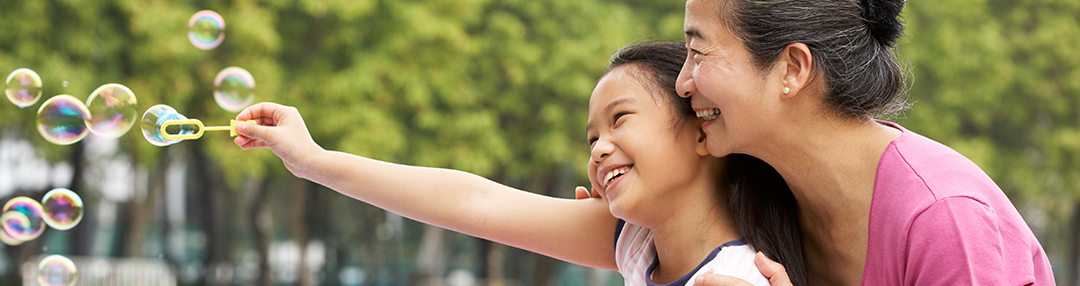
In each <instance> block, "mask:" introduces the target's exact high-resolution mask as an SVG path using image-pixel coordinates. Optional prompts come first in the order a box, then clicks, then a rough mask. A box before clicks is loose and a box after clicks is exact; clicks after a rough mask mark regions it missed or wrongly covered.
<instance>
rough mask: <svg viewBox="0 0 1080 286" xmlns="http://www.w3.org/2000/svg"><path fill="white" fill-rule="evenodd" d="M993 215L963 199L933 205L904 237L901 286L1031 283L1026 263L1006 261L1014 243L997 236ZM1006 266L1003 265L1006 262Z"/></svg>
mask: <svg viewBox="0 0 1080 286" xmlns="http://www.w3.org/2000/svg"><path fill="white" fill-rule="evenodd" d="M999 222H1000V220H999V219H998V216H997V214H996V213H995V212H994V211H993V209H991V208H990V207H989V206H987V205H986V204H984V203H982V202H980V201H978V200H975V199H973V198H968V197H953V198H945V199H942V200H939V201H937V202H935V203H934V204H933V205H931V206H930V207H928V208H927V209H926V210H924V211H923V212H922V213H920V214H919V215H918V216H917V217H916V218H915V219H914V221H912V224H911V228H910V231H909V233H908V241H909V244H908V248H907V256H908V257H907V259H906V261H907V262H906V269H905V272H906V273H905V275H904V277H905V278H904V279H905V281H904V285H1031V284H1032V283H1034V280H1035V277H1034V273H1033V272H1032V271H1025V270H1024V269H1027V270H1031V269H1033V266H1032V265H1014V264H1015V263H1016V262H1022V261H1025V260H1026V261H1028V263H1029V264H1030V261H1031V260H1030V258H1028V259H1015V258H1011V257H1007V256H1008V254H1009V253H1010V251H1008V250H1007V248H1008V247H1024V248H1026V246H1022V245H1010V244H1013V241H1012V239H1010V238H1009V237H1006V235H1004V233H1003V232H1002V229H1001V226H1000V223H999ZM1006 262H1008V263H1006Z"/></svg>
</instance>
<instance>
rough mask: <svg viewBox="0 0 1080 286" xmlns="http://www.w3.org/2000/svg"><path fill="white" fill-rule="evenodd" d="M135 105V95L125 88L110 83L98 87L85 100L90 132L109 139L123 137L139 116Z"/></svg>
mask: <svg viewBox="0 0 1080 286" xmlns="http://www.w3.org/2000/svg"><path fill="white" fill-rule="evenodd" d="M137 105H138V102H137V100H135V93H133V92H131V89H128V88H127V87H126V86H123V85H121V84H115V83H110V84H105V85H102V86H101V87H98V88H97V89H95V90H94V92H91V93H90V98H87V99H86V108H87V109H89V110H90V121H87V123H88V124H87V125H88V126H89V127H90V132H94V134H96V135H98V136H103V137H109V138H116V137H120V136H121V135H124V133H127V132H128V129H131V126H132V125H134V124H135V116H136V115H138V114H139V110H138V109H137V108H136V107H137Z"/></svg>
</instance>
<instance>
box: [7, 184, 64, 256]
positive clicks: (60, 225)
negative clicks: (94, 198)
mask: <svg viewBox="0 0 1080 286" xmlns="http://www.w3.org/2000/svg"><path fill="white" fill-rule="evenodd" d="M0 213H3V215H0V241H2V242H3V243H4V244H7V245H13V246H14V245H19V244H22V243H23V242H27V241H31V240H34V239H37V238H38V237H39V236H41V234H42V233H44V232H45V226H46V225H47V226H50V227H52V228H54V229H57V230H68V229H71V228H73V227H75V226H76V225H78V224H79V222H80V221H82V216H83V202H82V198H80V197H79V195H77V194H75V192H72V191H71V190H68V189H65V188H57V189H53V190H52V191H49V192H48V193H45V197H43V198H41V203H38V201H35V200H34V199H31V198H29V197H15V198H12V199H11V200H8V201H7V203H6V204H4V208H3V209H2V210H0Z"/></svg>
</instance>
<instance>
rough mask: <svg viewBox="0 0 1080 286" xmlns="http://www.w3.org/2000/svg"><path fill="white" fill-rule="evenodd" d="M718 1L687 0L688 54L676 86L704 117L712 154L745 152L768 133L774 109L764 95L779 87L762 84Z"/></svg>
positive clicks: (685, 29)
mask: <svg viewBox="0 0 1080 286" xmlns="http://www.w3.org/2000/svg"><path fill="white" fill-rule="evenodd" d="M721 2H724V1H722V0H688V1H686V20H685V23H684V27H683V29H684V32H685V34H686V45H687V50H688V53H689V54H688V55H687V59H686V63H685V64H684V65H683V68H682V71H681V72H680V73H679V79H678V81H677V82H676V84H675V85H676V88H677V89H678V91H679V94H680V95H682V96H683V97H686V96H689V97H690V98H691V102H692V105H693V107H694V111H697V112H698V116H699V117H702V118H704V119H706V121H705V122H704V123H702V129H703V130H705V133H706V134H708V139H706V140H707V142H706V143H707V144H708V148H709V153H710V154H712V155H713V156H717V157H720V156H726V155H728V154H731V153H746V150H744V149H745V148H746V146H752V144H754V142H755V141H756V140H759V138H762V137H764V136H765V134H767V133H768V132H769V130H770V128H769V126H770V124H771V122H770V121H771V120H770V119H771V118H773V116H772V115H773V114H774V113H770V112H772V111H774V110H775V108H773V106H774V105H773V103H772V102H769V99H770V97H767V96H765V94H770V92H772V91H773V90H778V89H782V88H783V86H778V87H771V86H768V85H767V84H766V82H769V81H768V80H766V77H765V76H764V74H763V73H762V72H760V71H759V70H758V69H757V68H755V67H754V65H753V62H752V57H751V54H750V53H749V51H747V50H746V47H745V46H744V45H743V43H742V41H740V40H739V39H737V38H735V36H734V35H733V34H732V33H731V32H730V30H729V29H728V28H727V27H726V26H725V25H724V23H723V21H722V20H721V19H720V16H719V15H720V13H721V12H720V11H721V6H720V5H722V3H721ZM777 85H779V84H777ZM715 114H718V116H715Z"/></svg>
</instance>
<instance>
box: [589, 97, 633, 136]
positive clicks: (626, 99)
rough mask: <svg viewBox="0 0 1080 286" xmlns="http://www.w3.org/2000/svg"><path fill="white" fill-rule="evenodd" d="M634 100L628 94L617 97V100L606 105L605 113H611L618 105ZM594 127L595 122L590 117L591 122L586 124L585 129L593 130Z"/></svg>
mask: <svg viewBox="0 0 1080 286" xmlns="http://www.w3.org/2000/svg"><path fill="white" fill-rule="evenodd" d="M632 102H634V98H633V97H630V96H626V95H623V96H620V97H619V98H617V99H615V100H612V101H611V103H608V105H607V106H606V107H604V112H603V113H604V114H608V113H611V110H612V109H615V108H616V107H619V105H623V104H628V103H632ZM592 127H593V122H592V120H591V119H590V120H589V123H587V124H585V130H591V129H592Z"/></svg>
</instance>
